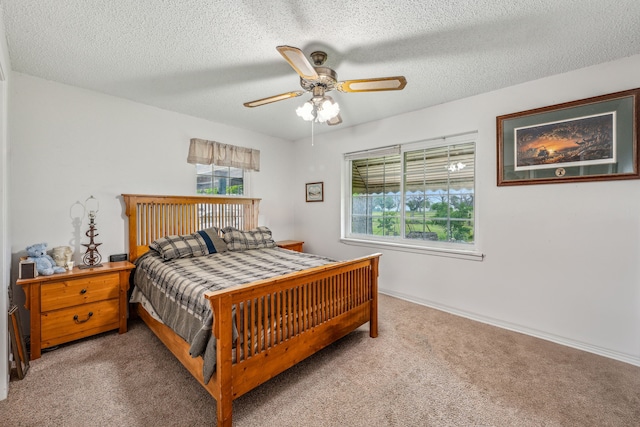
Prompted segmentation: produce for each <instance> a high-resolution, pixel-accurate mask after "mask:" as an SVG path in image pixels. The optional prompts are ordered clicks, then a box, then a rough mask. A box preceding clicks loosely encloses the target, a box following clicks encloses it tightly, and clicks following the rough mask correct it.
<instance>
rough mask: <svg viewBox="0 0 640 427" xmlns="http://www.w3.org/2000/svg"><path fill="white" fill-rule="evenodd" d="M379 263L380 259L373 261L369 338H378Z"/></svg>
mask: <svg viewBox="0 0 640 427" xmlns="http://www.w3.org/2000/svg"><path fill="white" fill-rule="evenodd" d="M378 262H380V258H379V257H376V258H373V259H372V260H371V311H370V314H369V315H370V317H369V336H370V337H371V338H376V337H377V336H378Z"/></svg>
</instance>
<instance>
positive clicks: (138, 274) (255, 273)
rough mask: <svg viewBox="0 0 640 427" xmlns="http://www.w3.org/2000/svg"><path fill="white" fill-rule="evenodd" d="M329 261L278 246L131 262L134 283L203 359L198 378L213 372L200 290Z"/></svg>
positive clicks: (150, 256) (209, 316) (208, 320)
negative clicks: (200, 375) (133, 270)
mask: <svg viewBox="0 0 640 427" xmlns="http://www.w3.org/2000/svg"><path fill="white" fill-rule="evenodd" d="M332 262H335V261H334V260H332V259H329V258H325V257H321V256H318V255H312V254H306V253H300V252H293V251H289V250H285V249H280V248H266V249H252V250H247V251H227V252H223V253H214V254H210V255H206V256H199V257H194V258H180V259H173V260H169V261H165V260H164V259H163V258H162V257H161V256H160V255H159V254H158V253H157V252H155V251H149V252H147V253H146V254H145V255H143V256H142V257H140V258H139V259H138V260H136V270H135V274H134V285H135V286H136V287H137V288H138V289H139V290H140V291H141V293H142V294H143V295H144V296H145V297H146V298H147V300H148V301H149V303H150V304H151V306H152V307H153V309H154V310H155V312H156V313H157V314H158V316H159V317H160V319H162V321H163V322H164V323H165V324H166V325H167V326H169V327H170V328H171V329H173V330H174V331H175V332H176V333H177V334H178V335H180V336H181V337H182V338H183V339H184V340H186V341H187V342H188V343H189V344H190V346H191V348H190V353H191V355H192V356H193V357H197V356H202V357H203V358H204V361H205V366H204V372H203V375H204V381H205V383H207V382H208V381H209V379H210V378H211V375H213V372H214V370H215V340H214V339H211V326H212V323H213V313H212V311H211V307H210V305H209V301H207V300H206V298H204V293H205V292H207V291H214V290H220V289H226V288H229V287H231V286H237V285H242V284H245V283H251V282H254V281H257V280H263V279H268V278H272V277H276V276H280V275H283V274H286V273H291V272H294V271H301V270H305V269H307V268H311V267H317V266H321V265H325V264H329V263H332Z"/></svg>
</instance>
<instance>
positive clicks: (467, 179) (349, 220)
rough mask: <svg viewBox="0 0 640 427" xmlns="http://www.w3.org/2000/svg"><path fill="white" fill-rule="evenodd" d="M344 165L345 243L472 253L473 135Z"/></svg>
mask: <svg viewBox="0 0 640 427" xmlns="http://www.w3.org/2000/svg"><path fill="white" fill-rule="evenodd" d="M345 160H346V163H347V165H346V166H347V181H348V183H347V191H346V192H345V194H346V195H347V197H348V200H346V201H345V208H346V215H345V219H346V221H345V229H346V233H345V237H346V238H347V239H350V238H351V239H364V240H374V241H377V242H392V243H400V244H409V245H418V246H428V247H436V248H437V247H444V248H455V249H463V250H470V249H474V243H475V231H476V230H475V215H474V212H475V211H474V207H475V191H474V188H475V134H473V135H465V136H463V137H460V136H458V137H449V138H440V139H438V140H430V141H423V142H420V143H412V144H407V145H403V146H394V147H386V148H383V149H379V150H370V151H367V152H358V153H350V154H346V155H345Z"/></svg>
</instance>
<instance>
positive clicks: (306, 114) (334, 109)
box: [296, 96, 340, 123]
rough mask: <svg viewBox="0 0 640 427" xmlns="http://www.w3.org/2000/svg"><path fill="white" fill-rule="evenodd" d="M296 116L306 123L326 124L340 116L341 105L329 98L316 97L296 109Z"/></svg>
mask: <svg viewBox="0 0 640 427" xmlns="http://www.w3.org/2000/svg"><path fill="white" fill-rule="evenodd" d="M296 114H297V115H298V116H299V117H301V118H302V119H303V120H306V121H314V122H319V123H324V122H326V121H328V120H331V119H333V118H335V117H336V116H337V115H338V114H340V105H338V103H337V102H335V101H333V100H332V99H331V98H329V97H327V96H323V97H322V98H316V97H314V98H311V100H309V101H307V102H305V103H304V104H302V105H301V106H300V107H298V108H296Z"/></svg>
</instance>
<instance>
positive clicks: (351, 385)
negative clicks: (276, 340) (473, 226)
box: [0, 295, 640, 427]
mask: <svg viewBox="0 0 640 427" xmlns="http://www.w3.org/2000/svg"><path fill="white" fill-rule="evenodd" d="M215 405H216V404H215V401H214V400H213V398H211V397H210V396H209V394H207V392H206V391H205V390H204V389H203V388H202V387H201V386H200V385H199V384H198V383H197V382H196V381H195V379H193V378H192V377H191V375H190V374H189V373H188V372H187V371H186V369H184V368H183V367H182V365H180V364H179V362H178V361H177V360H176V359H175V358H174V357H173V355H171V353H170V352H169V351H168V350H167V349H166V348H164V346H163V345H162V344H161V343H160V342H159V340H158V339H157V338H156V337H155V336H154V335H153V334H152V333H151V332H150V331H149V329H147V327H146V325H144V324H143V323H141V322H140V321H139V320H136V321H132V322H130V325H129V332H127V333H126V334H123V335H119V334H117V333H113V332H111V333H106V334H102V335H99V336H96V337H92V338H88V339H84V340H81V341H77V342H74V343H70V344H67V345H64V346H60V347H59V348H58V349H56V350H54V351H49V352H46V353H44V354H43V356H42V358H40V359H38V360H36V361H32V362H31V367H30V370H29V372H28V373H27V375H26V377H25V378H24V379H23V380H14V381H11V382H10V384H9V396H8V398H7V399H6V400H4V401H0V424H1V425H3V426H73V427H75V426H88V425H92V426H140V427H146V426H154V427H157V426H212V425H215V419H216V411H215ZM233 416H234V425H235V426H240V427H242V426H274V427H275V426H296V427H298V426H327V427H333V426H362V427H365V426H367V427H369V426H633V425H640V368H639V367H636V366H632V365H629V364H626V363H623V362H618V361H615V360H611V359H607V358H604V357H601V356H597V355H594V354H590V353H586V352H583V351H580V350H576V349H572V348H568V347H564V346H561V345H557V344H554V343H550V342H547V341H544V340H540V339H537V338H533V337H530V336H526V335H522V334H518V333H515V332H511V331H507V330H503V329H500V328H496V327H492V326H489V325H485V324H482V323H478V322H474V321H471V320H468V319H465V318H461V317H458V316H454V315H451V314H447V313H444V312H441V311H438V310H434V309H430V308H427V307H424V306H420V305H417V304H413V303H410V302H407V301H403V300H400V299H397V298H392V297H389V296H384V295H382V296H381V297H380V336H379V337H378V338H376V339H372V338H370V337H369V335H368V330H367V328H366V327H363V328H360V329H358V330H357V331H355V332H353V333H351V334H350V335H348V336H347V337H345V338H343V339H342V340H340V341H338V342H337V343H335V344H333V345H331V346H329V347H328V348H326V349H324V350H322V351H321V352H319V353H317V354H315V355H313V356H311V357H310V358H308V359H306V360H304V361H303V362H301V363H299V364H298V365H296V366H294V367H293V368H291V369H289V370H287V371H285V372H284V373H282V374H280V375H279V376H277V377H275V378H273V379H272V380H271V381H269V382H267V383H265V384H263V385H262V386H260V387H258V388H257V389H255V390H253V391H251V392H249V393H247V394H245V395H244V396H242V397H240V398H239V399H237V400H236V401H235V402H234V412H233Z"/></svg>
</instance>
